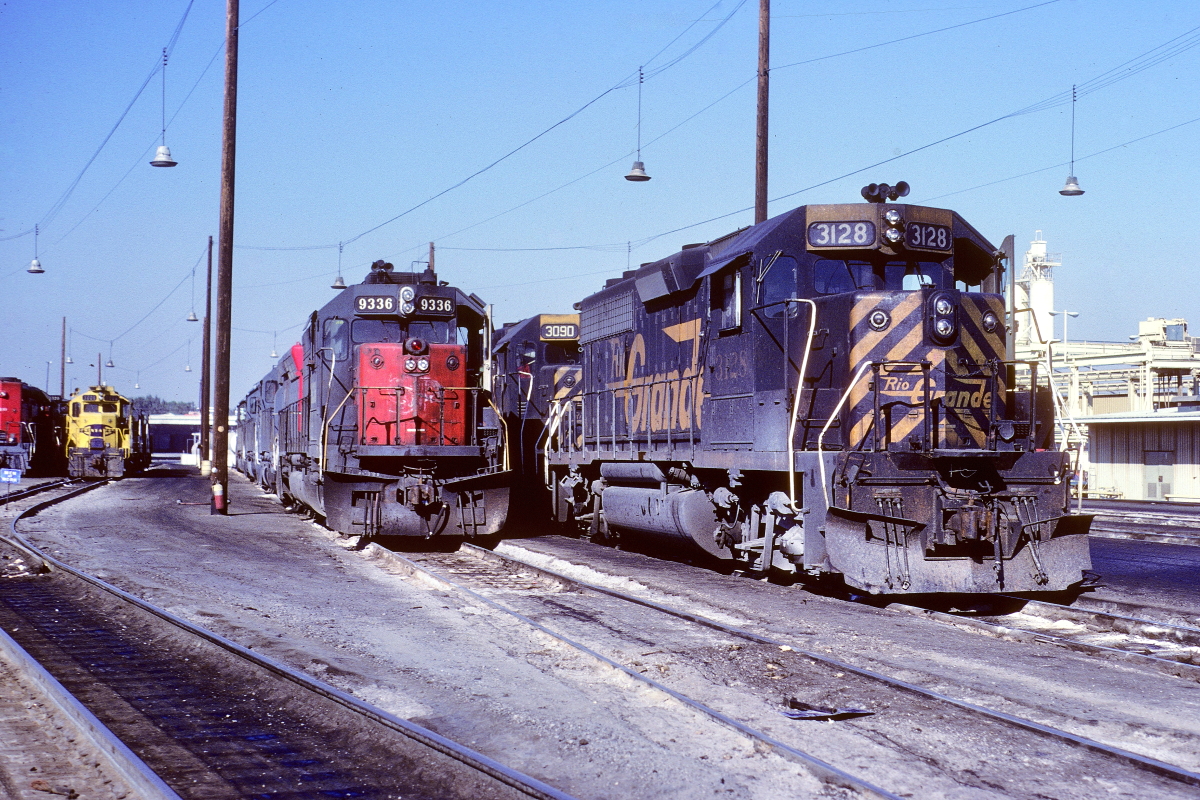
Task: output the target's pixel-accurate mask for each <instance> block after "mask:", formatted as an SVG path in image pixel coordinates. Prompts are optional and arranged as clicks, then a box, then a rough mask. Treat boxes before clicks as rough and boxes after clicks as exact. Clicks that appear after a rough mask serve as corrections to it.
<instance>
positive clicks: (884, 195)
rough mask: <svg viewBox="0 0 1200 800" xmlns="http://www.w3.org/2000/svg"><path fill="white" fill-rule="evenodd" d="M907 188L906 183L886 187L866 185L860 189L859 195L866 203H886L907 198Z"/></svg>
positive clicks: (901, 182)
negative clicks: (860, 194)
mask: <svg viewBox="0 0 1200 800" xmlns="http://www.w3.org/2000/svg"><path fill="white" fill-rule="evenodd" d="M909 188H910V187H909V185H908V183H907V182H906V181H900V182H899V183H897V184H896V185H895V186H888V185H887V184H886V183H868V184H867V185H866V186H864V187H863V188H862V192H861V193H862V196H863V199H864V200H866V201H867V202H868V203H886V202H887V201H888V200H899V199H900V198H901V197H908V191H909Z"/></svg>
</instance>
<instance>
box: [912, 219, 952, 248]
mask: <svg viewBox="0 0 1200 800" xmlns="http://www.w3.org/2000/svg"><path fill="white" fill-rule="evenodd" d="M904 244H905V245H907V246H908V247H911V248H915V249H917V250H951V249H953V247H954V237H952V236H951V235H950V229H949V228H948V227H946V226H945V225H927V224H925V223H924V222H910V223H908V225H907V226H906V227H905V228H904Z"/></svg>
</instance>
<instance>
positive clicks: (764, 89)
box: [754, 0, 771, 225]
mask: <svg viewBox="0 0 1200 800" xmlns="http://www.w3.org/2000/svg"><path fill="white" fill-rule="evenodd" d="M770 68H771V0H759V1H758V122H757V125H756V126H755V132H754V224H755V225H757V224H758V223H760V222H764V221H766V219H767V106H768V104H769V102H770V91H769V82H770Z"/></svg>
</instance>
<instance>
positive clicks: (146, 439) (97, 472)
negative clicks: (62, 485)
mask: <svg viewBox="0 0 1200 800" xmlns="http://www.w3.org/2000/svg"><path fill="white" fill-rule="evenodd" d="M149 464H150V429H149V424H148V422H147V420H146V417H145V416H143V415H141V414H136V413H134V410H133V405H132V403H130V402H129V400H128V398H125V397H122V396H121V395H120V394H118V393H117V390H116V389H114V388H113V387H111V386H107V385H98V386H91V387H89V388H88V389H86V390H84V391H79V390H76V392H75V394H74V395H72V396H71V399H70V401H69V402H68V405H67V470H68V472H69V473H70V475H71V477H72V478H120V477H122V476H124V475H128V474H130V473H133V472H140V471H141V470H143V469H145V468H146V467H147V466H149Z"/></svg>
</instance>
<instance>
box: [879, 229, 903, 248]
mask: <svg viewBox="0 0 1200 800" xmlns="http://www.w3.org/2000/svg"><path fill="white" fill-rule="evenodd" d="M903 235H904V234H902V233H901V232H900V231H898V230H896V229H895V228H888V229H887V230H886V231H884V232H883V238H885V239H887V240H888V241H889V242H891V243H892V244H895V243H896V242H898V241H900V237H902V236H903Z"/></svg>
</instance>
